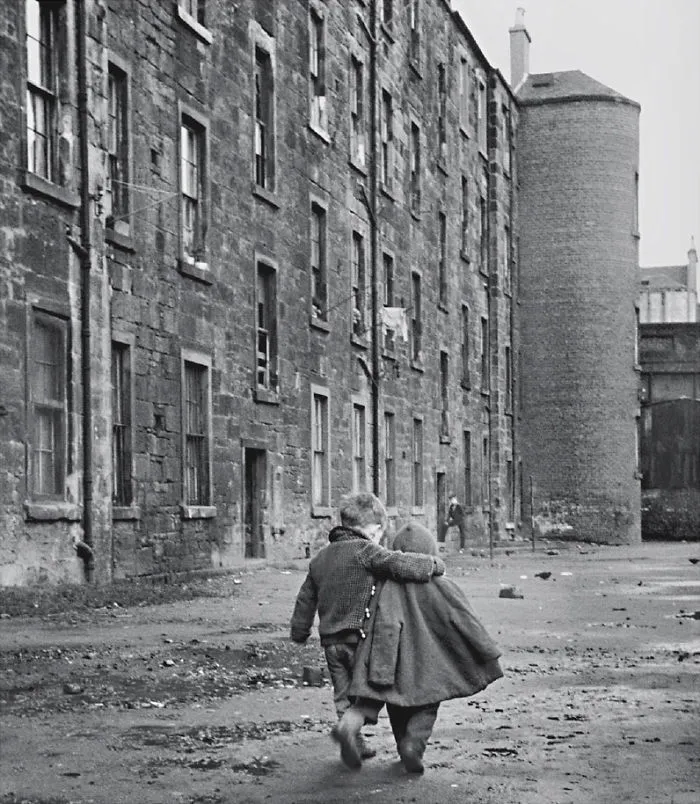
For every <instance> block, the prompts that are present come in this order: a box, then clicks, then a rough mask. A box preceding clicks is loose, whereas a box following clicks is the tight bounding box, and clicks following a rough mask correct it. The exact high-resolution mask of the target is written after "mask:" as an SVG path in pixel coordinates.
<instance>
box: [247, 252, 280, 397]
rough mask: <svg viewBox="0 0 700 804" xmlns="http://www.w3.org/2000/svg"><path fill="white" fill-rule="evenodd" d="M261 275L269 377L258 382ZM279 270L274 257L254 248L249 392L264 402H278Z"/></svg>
mask: <svg viewBox="0 0 700 804" xmlns="http://www.w3.org/2000/svg"><path fill="white" fill-rule="evenodd" d="M263 274H264V275H265V277H266V279H265V282H266V284H267V289H268V291H269V296H268V298H267V300H266V303H265V307H266V311H267V315H268V316H269V327H267V328H265V329H266V332H267V339H268V340H267V343H268V349H267V367H268V372H269V380H268V382H267V383H260V348H259V347H260V332H261V329H263V328H262V327H261V326H260V304H261V294H260V279H261V276H262V275H263ZM278 281H279V270H278V265H277V262H276V261H275V260H272V259H270V258H269V257H267V256H265V255H263V254H261V253H260V252H255V300H254V303H255V309H254V326H253V331H254V336H253V337H254V343H253V353H254V356H255V360H254V369H253V392H254V398H255V400H256V402H268V403H272V404H278V403H279V401H280V377H279V343H280V339H279V293H278V287H277V285H278Z"/></svg>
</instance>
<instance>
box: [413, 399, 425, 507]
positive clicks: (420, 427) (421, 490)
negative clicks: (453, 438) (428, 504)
mask: <svg viewBox="0 0 700 804" xmlns="http://www.w3.org/2000/svg"><path fill="white" fill-rule="evenodd" d="M424 424H425V423H424V419H423V416H422V415H417V414H414V415H413V425H412V430H411V513H412V514H422V513H423V512H424V509H425V427H424Z"/></svg>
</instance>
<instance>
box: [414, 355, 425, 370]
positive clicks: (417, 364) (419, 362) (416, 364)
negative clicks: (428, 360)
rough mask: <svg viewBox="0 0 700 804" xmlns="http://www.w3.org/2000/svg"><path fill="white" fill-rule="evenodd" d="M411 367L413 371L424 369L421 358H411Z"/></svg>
mask: <svg viewBox="0 0 700 804" xmlns="http://www.w3.org/2000/svg"><path fill="white" fill-rule="evenodd" d="M411 368H412V369H414V370H415V371H425V366H424V365H423V361H422V360H415V359H414V358H411Z"/></svg>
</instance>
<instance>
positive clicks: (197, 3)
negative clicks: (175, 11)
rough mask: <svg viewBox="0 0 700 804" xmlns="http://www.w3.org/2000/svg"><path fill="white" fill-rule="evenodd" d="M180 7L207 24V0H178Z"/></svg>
mask: <svg viewBox="0 0 700 804" xmlns="http://www.w3.org/2000/svg"><path fill="white" fill-rule="evenodd" d="M178 2H179V5H180V8H181V9H182V10H183V11H184V12H185V14H187V15H188V16H190V17H192V19H193V20H196V21H197V22H198V23H199V24H200V25H205V16H204V11H205V6H206V0H178Z"/></svg>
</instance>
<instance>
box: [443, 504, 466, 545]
mask: <svg viewBox="0 0 700 804" xmlns="http://www.w3.org/2000/svg"><path fill="white" fill-rule="evenodd" d="M452 527H456V528H459V549H460V550H464V543H465V541H466V538H467V526H466V523H465V521H464V508H462V506H461V505H460V504H459V502H458V500H457V495H456V494H450V507H449V508H448V509H447V519H446V520H445V531H447V528H452Z"/></svg>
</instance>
